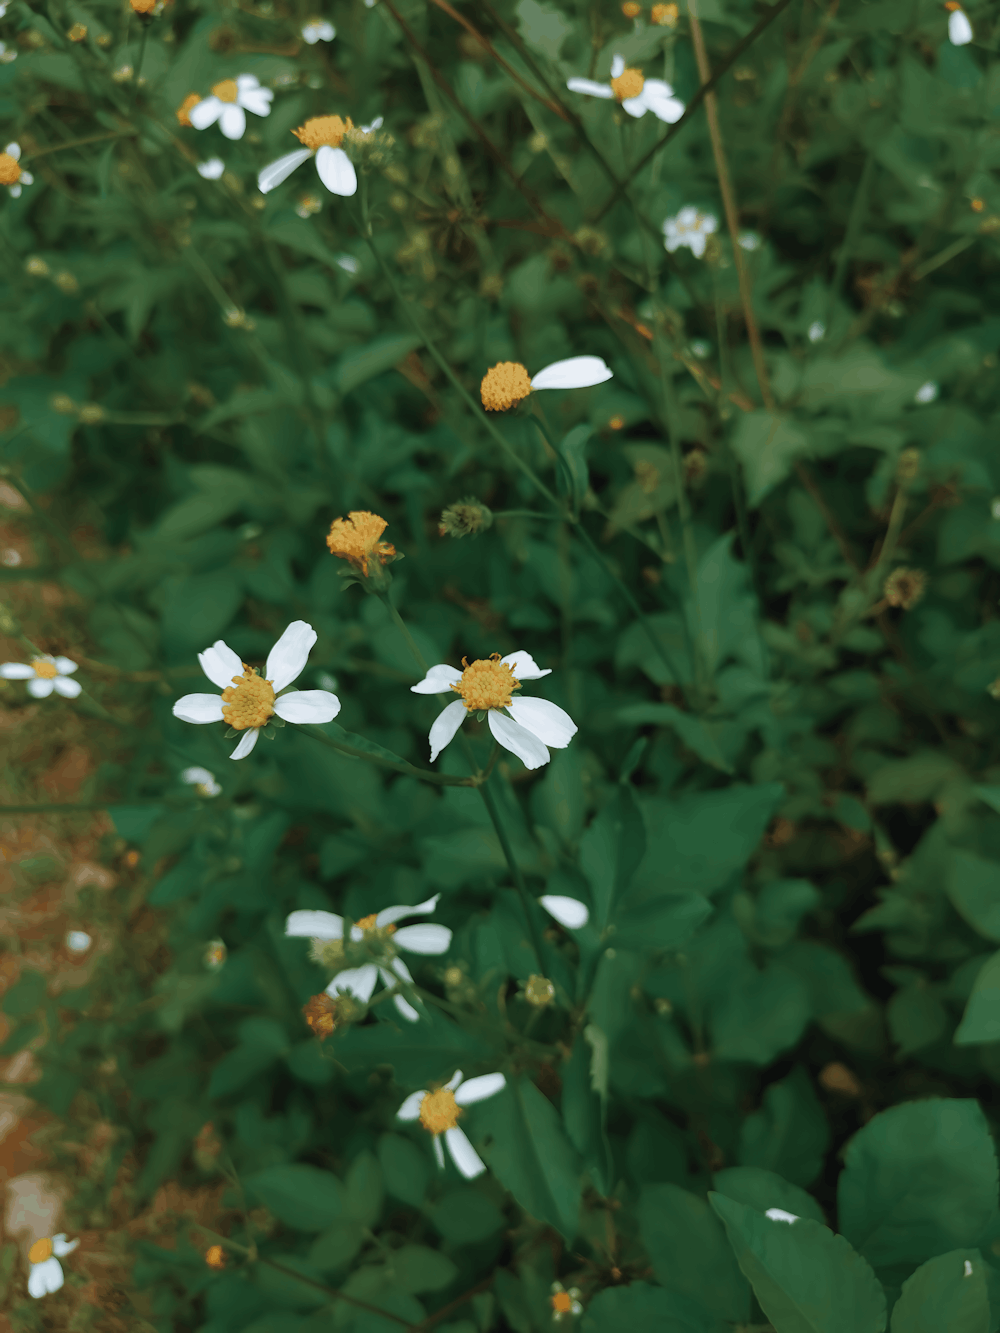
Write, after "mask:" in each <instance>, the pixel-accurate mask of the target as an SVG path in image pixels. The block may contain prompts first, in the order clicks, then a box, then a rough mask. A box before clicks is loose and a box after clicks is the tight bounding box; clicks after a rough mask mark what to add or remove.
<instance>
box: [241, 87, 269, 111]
mask: <svg viewBox="0 0 1000 1333" xmlns="http://www.w3.org/2000/svg"><path fill="white" fill-rule="evenodd" d="M273 97H274V93H272V92H271V90H270V88H254V89H253V90H252V91H250V92H246V93H240V100H239V105H240V106H241V107H244V108H245V109H246V110H247V111H252V112H253V114H254V115H255V116H269V115H270V114H271V100H272V99H273Z"/></svg>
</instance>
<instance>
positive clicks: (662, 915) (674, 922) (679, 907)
mask: <svg viewBox="0 0 1000 1333" xmlns="http://www.w3.org/2000/svg"><path fill="white" fill-rule="evenodd" d="M712 911H713V908H712V904H711V903H710V902H709V901H708V899H707V898H703V897H702V896H701V894H700V893H684V894H678V895H677V896H676V897H674V896H670V897H662V898H654V899H652V900H651V901H649V902H644V903H639V904H637V905H636V906H635V907H627V908H625V909H624V910H621V911H619V912H618V913H616V915H615V918H614V921H613V923H612V924H613V928H614V940H615V945H616V946H619V945H620V946H621V947H622V948H626V949H640V950H641V949H654V950H664V949H683V948H684V946H685V945H686V944H688V943H690V941H691V938H692V936H693V935H694V933H695V931H696V930H697V929H698V927H699V926H700V925H701V924H702V923H703V922H704V921H707V920H708V918H709V917H710V916H711V915H712Z"/></svg>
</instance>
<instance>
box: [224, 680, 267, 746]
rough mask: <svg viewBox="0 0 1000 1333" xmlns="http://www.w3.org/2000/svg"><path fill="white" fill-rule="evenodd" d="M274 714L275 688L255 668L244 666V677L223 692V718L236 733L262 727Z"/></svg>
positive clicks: (234, 681)
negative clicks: (248, 728) (249, 728)
mask: <svg viewBox="0 0 1000 1333" xmlns="http://www.w3.org/2000/svg"><path fill="white" fill-rule="evenodd" d="M273 712H274V688H273V686H272V685H271V682H270V681H269V680H265V679H264V677H263V676H258V675H257V672H256V671H255V670H254V669H253V667H248V666H244V667H243V675H242V676H234V677H233V683H232V685H230V686H228V687H227V688H226V689H224V690H223V691H222V716H223V718H224V719H225V721H226V722H228V723H229V725H230V726H231V727H233V728H234V729H235V730H236V731H246V729H247V727H262V726H263V725H264V723H265V722H266V721H267V719H268V718H269V717H270V716H271V714H272V713H273Z"/></svg>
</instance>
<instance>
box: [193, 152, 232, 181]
mask: <svg viewBox="0 0 1000 1333" xmlns="http://www.w3.org/2000/svg"><path fill="white" fill-rule="evenodd" d="M225 169H226V164H225V162H223V160H222V158H221V157H210V158H209V159H208V161H207V162H199V163H198V168H197V170H198V175H199V176H200V177H201V178H202V180H206V181H217V180H218V179H219V177H220V176H221V175H222V173H223V172H224V171H225Z"/></svg>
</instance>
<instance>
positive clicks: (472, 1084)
mask: <svg viewBox="0 0 1000 1333" xmlns="http://www.w3.org/2000/svg"><path fill="white" fill-rule="evenodd" d="M506 1086H507V1080H506V1079H505V1078H504V1076H503V1074H481V1075H480V1076H479V1078H470V1079H467V1080H466V1082H465V1083H463V1084H462V1086H461V1087H460V1088H459V1089H458V1090H457V1091H456V1093H455V1101H456V1102H458V1104H459V1106H471V1105H472V1104H473V1102H484V1101H485V1100H486V1098H487V1097H495V1096H496V1095H497V1093H498V1092H501V1091H502V1090H503V1089H504V1088H505V1087H506Z"/></svg>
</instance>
